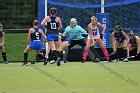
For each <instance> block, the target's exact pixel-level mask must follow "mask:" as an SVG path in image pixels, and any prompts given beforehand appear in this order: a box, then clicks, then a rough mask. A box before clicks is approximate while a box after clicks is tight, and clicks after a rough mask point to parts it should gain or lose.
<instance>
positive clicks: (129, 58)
mask: <svg viewBox="0 0 140 93" xmlns="http://www.w3.org/2000/svg"><path fill="white" fill-rule="evenodd" d="M135 57H136V55H135V56H130V57H127V58H128V59H131V58H135ZM123 59H125V58H119V60H123Z"/></svg>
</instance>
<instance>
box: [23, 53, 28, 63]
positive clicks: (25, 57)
mask: <svg viewBox="0 0 140 93" xmlns="http://www.w3.org/2000/svg"><path fill="white" fill-rule="evenodd" d="M27 59H28V53H24V63H25V64H26V63H27Z"/></svg>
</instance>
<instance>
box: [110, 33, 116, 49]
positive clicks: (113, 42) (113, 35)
mask: <svg viewBox="0 0 140 93" xmlns="http://www.w3.org/2000/svg"><path fill="white" fill-rule="evenodd" d="M111 38H112V47H113V51H114V52H116V47H115V31H113V32H112V35H111Z"/></svg>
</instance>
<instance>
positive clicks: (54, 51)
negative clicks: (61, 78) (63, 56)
mask: <svg viewBox="0 0 140 93" xmlns="http://www.w3.org/2000/svg"><path fill="white" fill-rule="evenodd" d="M53 58H54V60H55V61H56V60H57V58H58V55H57V51H56V50H53Z"/></svg>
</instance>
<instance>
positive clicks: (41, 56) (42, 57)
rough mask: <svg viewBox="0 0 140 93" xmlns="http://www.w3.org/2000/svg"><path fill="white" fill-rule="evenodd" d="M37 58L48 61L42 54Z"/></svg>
mask: <svg viewBox="0 0 140 93" xmlns="http://www.w3.org/2000/svg"><path fill="white" fill-rule="evenodd" d="M37 56H38V57H40V58H41V59H44V60H46V58H45V56H43V55H42V54H38V55H37Z"/></svg>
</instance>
